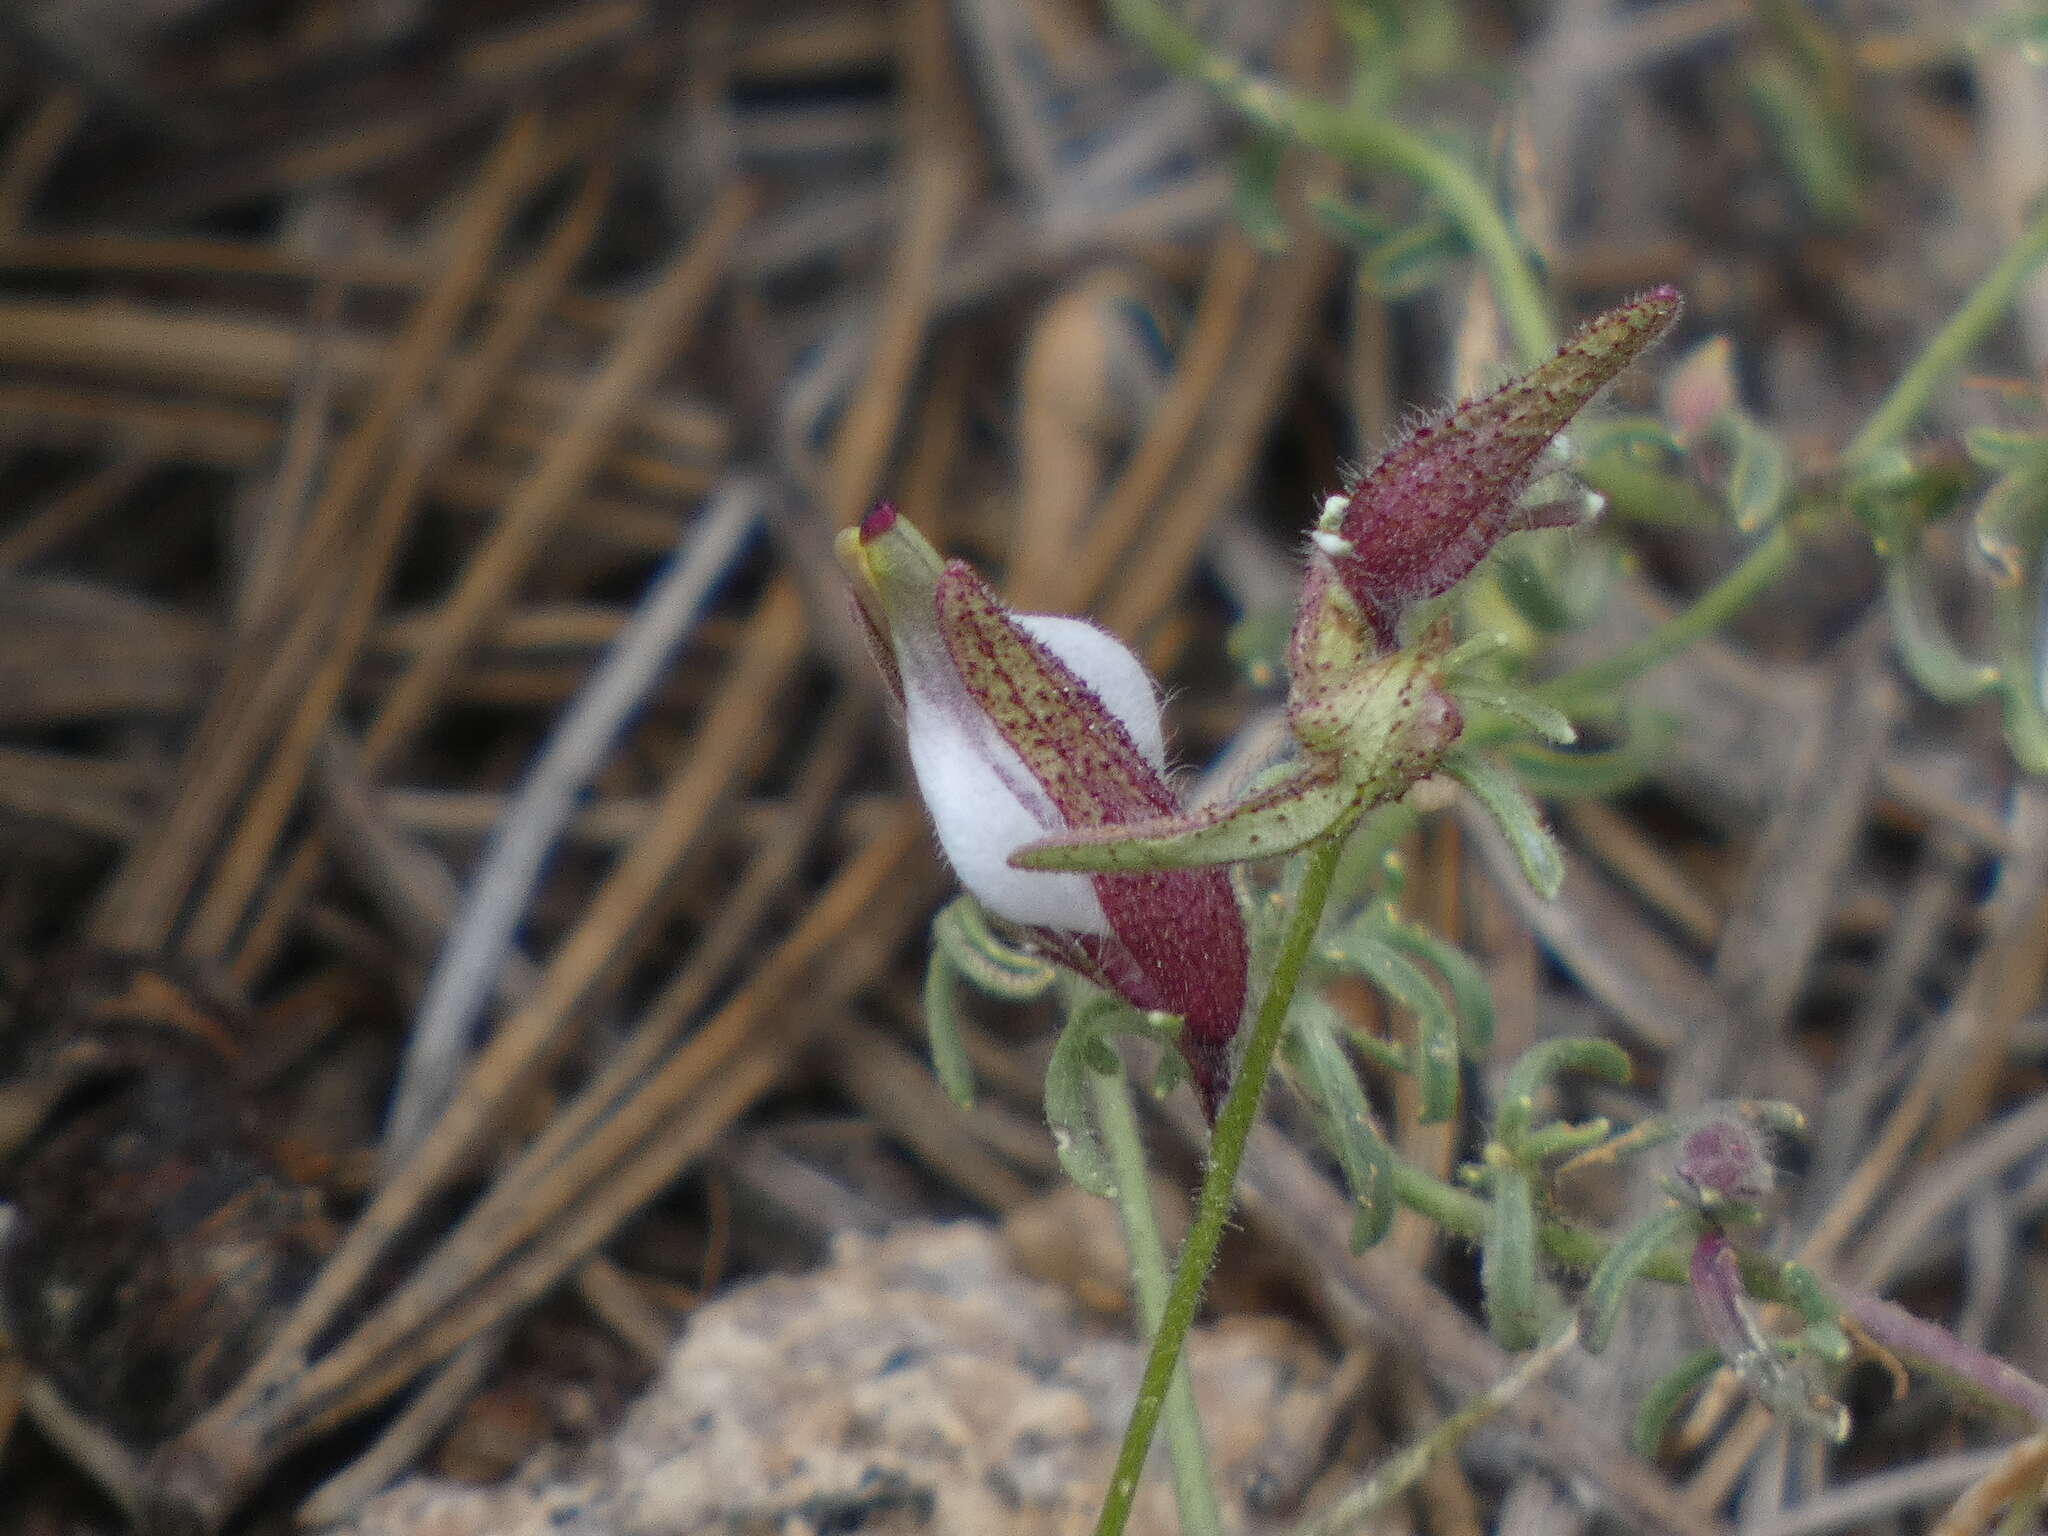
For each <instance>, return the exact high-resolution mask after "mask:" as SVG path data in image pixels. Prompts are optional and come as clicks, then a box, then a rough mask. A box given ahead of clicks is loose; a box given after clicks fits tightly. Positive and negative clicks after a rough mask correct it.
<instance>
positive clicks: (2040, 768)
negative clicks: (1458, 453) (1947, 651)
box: [1991, 559, 2048, 774]
mask: <svg viewBox="0 0 2048 1536" xmlns="http://www.w3.org/2000/svg"><path fill="white" fill-rule="evenodd" d="M1991 622H1992V627H1993V630H1994V633H1995V635H1996V643H1997V647H1998V650H1997V655H1998V660H1999V672H2000V674H2001V677H2000V681H2001V683H2002V685H2003V686H2002V687H2001V688H2000V689H1999V694H2000V702H2001V704H2002V705H2003V710H2002V714H2003V718H2004V724H2005V740H2006V745H2007V746H2009V747H2010V748H2011V749H2012V755H2013V759H2014V760H2015V761H2016V762H2017V763H2018V764H2019V765H2020V767H2022V768H2023V769H2025V770H2026V771H2027V772H2028V773H2044V774H2048V561H2042V560H2039V559H2037V560H2036V562H2035V565H2034V569H2033V573H2032V577H2031V579H2030V580H2028V581H2026V582H2025V583H2022V584H2017V585H2014V586H2010V587H2000V588H1998V589H1997V590H1996V591H1994V592H1993V593H1992V594H1991Z"/></svg>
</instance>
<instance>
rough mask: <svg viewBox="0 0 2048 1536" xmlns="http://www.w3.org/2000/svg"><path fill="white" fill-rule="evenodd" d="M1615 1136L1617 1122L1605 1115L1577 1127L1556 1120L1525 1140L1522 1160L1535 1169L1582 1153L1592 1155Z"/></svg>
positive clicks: (1533, 1132)
mask: <svg viewBox="0 0 2048 1536" xmlns="http://www.w3.org/2000/svg"><path fill="white" fill-rule="evenodd" d="M1613 1135H1614V1122H1613V1121H1611V1120H1609V1119H1608V1118H1607V1117H1606V1116H1605V1115H1595V1116H1594V1117H1593V1118H1592V1119H1591V1120H1584V1121H1580V1122H1578V1123H1577V1124H1573V1123H1571V1122H1569V1121H1565V1120H1553V1121H1551V1123H1550V1124H1548V1125H1539V1126H1537V1127H1536V1129H1535V1130H1533V1131H1530V1132H1529V1133H1528V1134H1527V1135H1526V1136H1524V1137H1523V1138H1522V1149H1521V1156H1522V1160H1523V1161H1524V1162H1526V1163H1529V1164H1531V1165H1534V1164H1538V1163H1543V1162H1547V1161H1548V1160H1549V1159H1551V1158H1553V1157H1576V1156H1578V1155H1579V1154H1580V1153H1581V1152H1590V1151H1592V1150H1593V1149H1594V1148H1595V1147H1597V1146H1600V1145H1601V1144H1603V1143H1604V1142H1606V1141H1607V1140H1609V1139H1610V1138H1611V1137H1612V1136H1613Z"/></svg>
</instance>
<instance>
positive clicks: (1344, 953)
mask: <svg viewBox="0 0 2048 1536" xmlns="http://www.w3.org/2000/svg"><path fill="white" fill-rule="evenodd" d="M1319 958H1320V959H1321V960H1322V961H1323V962H1324V963H1325V964H1329V965H1333V966H1337V967H1339V968H1341V969H1344V970H1349V971H1352V972H1355V973H1356V974H1357V975H1360V976H1363V977H1364V978H1365V979H1366V980H1367V981H1369V982H1371V983H1372V984H1373V985H1374V986H1376V987H1378V988H1379V989H1380V990H1381V991H1382V992H1384V993H1386V995H1387V996H1388V997H1390V998H1392V999H1393V1000H1394V1001H1395V1002H1397V1003H1399V1004H1400V1005H1401V1006H1402V1007H1403V1008H1405V1009H1407V1010H1408V1012H1409V1013H1410V1014H1412V1015H1413V1016H1414V1018H1415V1046H1416V1050H1415V1082H1416V1086H1417V1088H1418V1089H1419V1090H1420V1098H1421V1106H1420V1109H1419V1111H1418V1113H1419V1116H1420V1118H1421V1119H1422V1121H1423V1123H1424V1124H1433V1123H1435V1122H1437V1121H1440V1120H1448V1119H1450V1118H1451V1116H1452V1115H1454V1114H1456V1113H1457V1110H1458V1022H1457V1020H1456V1019H1455V1018H1453V1017H1452V1015H1451V1010H1450V1007H1449V1005H1448V1004H1446V1003H1445V1002H1444V995H1443V993H1442V992H1441V991H1440V990H1438V988H1437V985H1436V983H1435V982H1433V981H1431V980H1430V979H1429V977H1428V976H1427V975H1426V974H1425V973H1424V972H1423V971H1422V970H1421V969H1420V968H1419V967H1418V966H1417V965H1416V964H1415V962H1414V961H1412V960H1410V959H1408V957H1407V956H1405V955H1403V954H1402V953H1401V952H1400V951H1399V950H1398V949H1396V948H1395V947H1394V946H1393V945H1392V944H1391V943H1389V942H1388V941H1387V939H1386V938H1384V937H1383V936H1382V934H1381V933H1380V931H1379V929H1378V925H1376V924H1374V923H1373V922H1371V921H1370V920H1369V919H1368V920H1367V921H1364V922H1357V923H1353V924H1351V925H1350V926H1349V927H1347V928H1345V929H1344V930H1343V931H1341V932H1339V933H1336V934H1332V935H1331V936H1330V937H1329V940H1328V942H1327V944H1326V946H1325V947H1324V949H1323V950H1322V952H1321V955H1320V957H1319Z"/></svg>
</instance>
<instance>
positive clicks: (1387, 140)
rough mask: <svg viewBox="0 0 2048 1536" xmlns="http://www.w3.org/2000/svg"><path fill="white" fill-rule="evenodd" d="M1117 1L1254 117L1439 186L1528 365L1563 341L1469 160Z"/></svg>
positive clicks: (1170, 53) (1115, 4) (1162, 16)
mask: <svg viewBox="0 0 2048 1536" xmlns="http://www.w3.org/2000/svg"><path fill="white" fill-rule="evenodd" d="M1111 9H1112V11H1113V12H1114V13H1115V16H1116V19H1117V23H1118V25H1120V26H1121V27H1122V28H1123V29H1124V31H1126V32H1128V33H1129V34H1130V35H1131V36H1132V37H1134V38H1136V39H1137V40H1138V41H1139V42H1140V43H1142V44H1143V45H1144V46H1145V47H1146V48H1148V49H1150V50H1151V52H1152V53H1153V55H1154V56H1155V57H1157V58H1158V59H1159V61H1160V62H1161V63H1163V64H1165V65H1166V67H1167V68H1169V69H1171V70H1174V71H1176V72H1177V73H1179V74H1184V75H1187V76H1189V77H1190V78H1192V79H1195V80H1199V81H1200V82H1201V83H1202V84H1204V85H1206V86H1208V87H1209V88H1210V89H1211V90H1213V91H1214V92H1216V94H1217V95H1218V96H1220V97H1222V98H1223V100H1224V101H1225V102H1226V103H1228V104H1229V105H1230V106H1231V107H1232V108H1234V109H1235V110H1236V111H1237V112H1238V114H1239V115H1240V116H1242V117H1244V118H1245V119H1247V120H1248V121H1250V122H1251V123H1253V124H1254V125H1255V126H1257V127H1259V128H1262V129H1265V130H1266V131H1267V132H1269V133H1275V134H1279V135H1282V136H1284V137H1286V138H1289V139H1293V140H1296V141H1298V142H1300V143H1303V144H1307V145H1309V146H1311V147H1313V148H1315V149H1320V150H1322V151H1323V152H1324V153H1325V154H1328V155H1331V156H1334V157H1335V158H1337V159H1339V160H1341V161H1343V162H1344V163H1345V164H1346V165H1350V166H1354V167H1356V168H1358V169H1360V170H1390V171H1395V172H1398V173H1399V174H1400V175H1403V176H1405V177H1407V178H1408V179H1409V180H1410V181H1412V182H1414V183H1415V184H1416V185H1417V186H1420V187H1422V188H1424V189H1425V190H1427V191H1430V192H1433V193H1435V194H1436V196H1437V197H1438V198H1440V199H1441V200H1442V202H1443V205H1444V207H1445V208H1446V209H1447V210H1449V212H1450V215H1451V217H1452V218H1453V219H1455V220H1456V221H1457V224H1458V228H1459V230H1460V231H1461V232H1462V233H1463V234H1464V236H1465V239H1466V241H1467V242H1468V243H1469V244H1470V245H1471V247H1472V252H1473V254H1474V256H1476V257H1477V258H1478V261H1479V265H1480V267H1481V269H1482V270H1484V272H1485V273H1486V281H1487V284H1488V286H1489V287H1491V288H1492V290H1493V299H1494V302H1495V303H1496V304H1497V305H1499V306H1500V312H1501V314H1502V316H1503V317H1504V318H1505V319H1506V321H1507V324H1508V329H1509V330H1510V331H1511V332H1513V333H1514V338H1515V351H1516V354H1517V355H1518V357H1519V358H1520V360H1521V362H1522V364H1523V365H1524V366H1533V365H1535V364H1536V363H1540V362H1542V361H1543V360H1544V359H1545V358H1546V357H1548V356H1549V355H1550V354H1551V352H1552V351H1554V350H1555V349H1556V347H1557V329H1556V326H1555V324H1554V323H1553V321H1552V319H1551V313H1550V302H1549V300H1548V299H1547V298H1546V297H1545V296H1544V292H1543V284H1542V281H1541V280H1540V279H1539V278H1538V277H1537V275H1536V271H1535V268H1534V267H1533V266H1532V265H1531V264H1530V262H1529V258H1528V254H1527V252H1526V251H1525V250H1524V248H1523V245H1522V242H1521V241H1520V240H1519V239H1517V238H1516V236H1515V232H1514V230H1513V229H1512V228H1511V227H1510V226H1509V224H1508V221H1507V218H1506V216H1505V215H1503V214H1502V213H1501V211H1500V208H1499V206H1498V205H1497V204H1495V202H1494V200H1493V197H1492V194H1491V193H1489V192H1488V191H1487V189H1486V185H1485V183H1484V182H1483V181H1481V180H1480V178H1479V177H1478V176H1477V175H1476V174H1475V173H1474V172H1473V171H1472V170H1471V169H1470V168H1468V167H1467V166H1465V165H1464V164H1463V163H1462V162H1460V161H1459V160H1457V159H1455V158H1453V157H1452V156H1450V155H1447V154H1445V153H1444V152H1443V151H1442V150H1440V149H1438V148H1437V147H1436V146H1435V145H1433V144H1431V143H1430V142H1429V141H1428V140H1427V139H1425V138H1423V137H1422V136H1421V135H1420V134H1417V133H1414V132H1412V131H1411V130H1409V129H1407V128H1404V127H1402V126H1401V125H1400V124H1399V123H1396V122H1394V121H1393V120H1391V119H1390V118H1385V117H1378V116H1374V115H1371V114H1369V113H1365V112H1356V111H1351V110H1347V109H1346V108H1343V107H1338V106H1332V105H1331V104H1330V103H1328V102H1325V101H1321V100H1319V99H1317V98H1316V97H1313V96H1307V95H1304V94H1302V93H1301V92H1299V91H1296V90H1294V89H1292V88H1291V87H1289V86H1286V85H1283V84H1281V83H1280V82H1278V81H1275V80H1269V79H1266V78H1264V77H1262V76H1258V75H1254V74H1253V73H1251V71H1249V70H1247V69H1246V68H1245V67H1244V66H1243V65H1242V64H1240V63H1238V62H1237V61H1236V60H1235V59H1231V58H1226V57H1224V56H1223V55H1221V54H1219V53H1216V52H1215V51H1213V50H1212V49H1210V48H1209V46H1208V45H1207V44H1206V43H1204V42H1203V41H1202V39H1201V38H1200V37H1198V36H1196V35H1195V33H1194V32H1193V31H1191V30H1189V28H1188V27H1186V26H1185V25H1183V24H1182V23H1181V22H1180V21H1179V20H1177V19H1176V18H1175V17H1174V16H1172V15H1171V14H1170V13H1169V12H1168V11H1167V9H1166V7H1165V6H1164V5H1163V4H1161V3H1160V0H1112V5H1111Z"/></svg>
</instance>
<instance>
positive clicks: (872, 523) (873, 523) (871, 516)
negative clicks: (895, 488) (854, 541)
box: [860, 501, 896, 544]
mask: <svg viewBox="0 0 2048 1536" xmlns="http://www.w3.org/2000/svg"><path fill="white" fill-rule="evenodd" d="M895 526H896V503H895V502H893V501H878V502H876V503H875V504H874V505H873V506H872V507H870V508H868V515H867V516H866V517H864V518H862V519H861V520H860V541H861V543H863V544H867V543H871V542H872V541H874V540H875V539H879V538H880V537H881V536H882V535H883V534H885V533H887V532H888V531H889V530H890V529H891V528H894V527H895Z"/></svg>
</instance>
